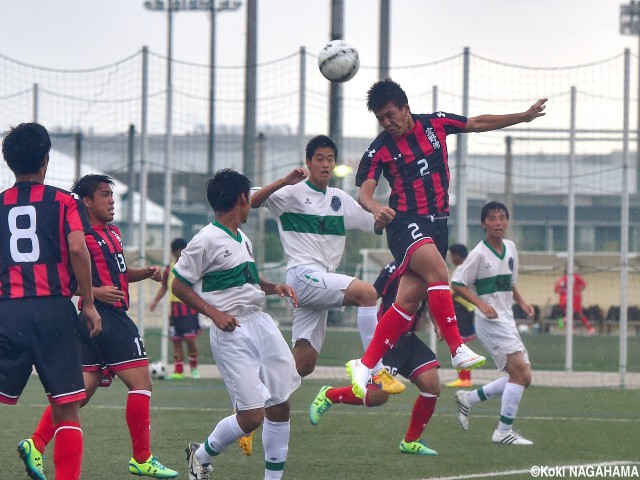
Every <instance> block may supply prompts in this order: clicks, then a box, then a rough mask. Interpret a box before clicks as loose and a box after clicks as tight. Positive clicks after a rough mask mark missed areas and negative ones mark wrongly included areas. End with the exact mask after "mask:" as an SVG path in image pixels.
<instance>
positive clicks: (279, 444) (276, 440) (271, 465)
mask: <svg viewBox="0 0 640 480" xmlns="http://www.w3.org/2000/svg"><path fill="white" fill-rule="evenodd" d="M290 431H291V425H290V422H289V421H286V422H271V421H269V419H267V418H265V419H264V423H263V424H262V446H263V448H264V462H265V469H264V478H265V480H276V479H280V478H282V472H283V470H284V464H285V462H286V460H287V452H288V451H289V433H290Z"/></svg>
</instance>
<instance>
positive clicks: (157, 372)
mask: <svg viewBox="0 0 640 480" xmlns="http://www.w3.org/2000/svg"><path fill="white" fill-rule="evenodd" d="M149 372H150V373H151V378H153V379H154V380H161V379H163V378H165V377H166V376H167V367H166V366H165V365H164V363H162V362H153V363H151V364H150V365H149Z"/></svg>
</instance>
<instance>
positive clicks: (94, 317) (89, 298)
mask: <svg viewBox="0 0 640 480" xmlns="http://www.w3.org/2000/svg"><path fill="white" fill-rule="evenodd" d="M67 242H68V244H69V257H70V260H71V267H72V268H73V273H74V274H75V277H76V281H77V282H78V292H79V293H80V295H81V296H82V316H83V317H84V319H85V320H86V321H87V326H88V327H89V336H91V337H95V336H96V335H99V334H100V332H101V331H102V320H101V319H100V315H99V314H98V312H97V310H96V307H95V305H94V303H93V292H92V289H91V257H89V250H88V249H87V244H86V242H85V240H84V232H83V231H82V230H74V231H73V232H70V233H69V235H67Z"/></svg>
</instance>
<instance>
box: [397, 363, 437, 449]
mask: <svg viewBox="0 0 640 480" xmlns="http://www.w3.org/2000/svg"><path fill="white" fill-rule="evenodd" d="M412 381H413V383H414V384H415V385H416V387H418V390H419V391H420V393H419V394H418V398H416V401H415V402H414V404H413V409H412V410H411V420H410V421H409V427H408V429H407V433H406V434H405V436H404V439H403V440H402V442H400V451H401V452H402V453H409V454H417V455H437V454H438V452H436V451H435V450H433V449H431V448H429V446H428V445H427V443H426V442H425V441H424V440H423V439H421V437H422V434H423V432H424V430H425V428H426V427H427V425H428V423H429V421H430V420H431V417H432V416H433V412H434V411H435V408H436V402H437V401H438V398H440V377H439V376H438V369H437V368H429V369H428V370H424V371H423V372H421V373H419V374H418V375H417V376H416V377H415V378H414V379H413V380H412Z"/></svg>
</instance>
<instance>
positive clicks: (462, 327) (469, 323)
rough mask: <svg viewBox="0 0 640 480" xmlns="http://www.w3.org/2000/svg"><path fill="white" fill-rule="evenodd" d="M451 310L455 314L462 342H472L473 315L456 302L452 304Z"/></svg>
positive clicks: (473, 336) (473, 329)
mask: <svg viewBox="0 0 640 480" xmlns="http://www.w3.org/2000/svg"><path fill="white" fill-rule="evenodd" d="M453 310H454V311H455V312H456V319H457V321H458V331H459V332H460V337H462V341H463V342H468V341H469V340H473V339H474V338H475V336H476V327H475V325H474V323H473V318H474V316H475V313H474V312H473V311H471V312H470V311H469V310H467V309H466V308H464V307H463V306H462V305H460V304H459V303H457V302H455V301H454V302H453Z"/></svg>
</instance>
